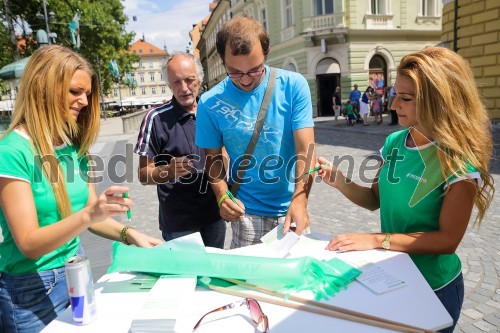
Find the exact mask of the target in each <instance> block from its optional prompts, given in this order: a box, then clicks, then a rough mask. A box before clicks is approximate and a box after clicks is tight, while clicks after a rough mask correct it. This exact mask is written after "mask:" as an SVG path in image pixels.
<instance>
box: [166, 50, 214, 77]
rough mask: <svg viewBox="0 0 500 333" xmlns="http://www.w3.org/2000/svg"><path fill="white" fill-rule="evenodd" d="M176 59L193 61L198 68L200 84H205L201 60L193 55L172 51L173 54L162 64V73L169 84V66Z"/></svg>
mask: <svg viewBox="0 0 500 333" xmlns="http://www.w3.org/2000/svg"><path fill="white" fill-rule="evenodd" d="M175 57H185V58H188V59H191V60H193V61H194V66H195V68H196V74H198V80H199V81H200V84H201V83H203V77H204V76H205V74H204V73H203V66H202V65H201V62H200V60H199V59H198V58H196V57H195V56H194V55H192V54H191V53H187V52H182V51H172V53H170V54H169V55H168V57H167V59H165V60H164V61H163V63H162V64H161V71H162V72H163V75H164V76H165V81H167V83H168V71H167V66H168V63H169V62H170V60H172V59H173V58H175Z"/></svg>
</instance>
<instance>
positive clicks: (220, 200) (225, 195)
mask: <svg viewBox="0 0 500 333" xmlns="http://www.w3.org/2000/svg"><path fill="white" fill-rule="evenodd" d="M226 198H229V195H227V193H224V194H223V195H222V197H220V199H219V201H218V202H217V205H219V208H220V205H222V201H224V200H225V199H226Z"/></svg>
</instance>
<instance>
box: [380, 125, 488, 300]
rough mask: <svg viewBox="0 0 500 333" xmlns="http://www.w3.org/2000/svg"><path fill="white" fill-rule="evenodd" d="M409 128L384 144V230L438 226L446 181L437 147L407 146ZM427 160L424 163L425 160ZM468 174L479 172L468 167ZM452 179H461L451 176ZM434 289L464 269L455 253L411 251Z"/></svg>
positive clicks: (408, 230) (401, 231)
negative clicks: (419, 252) (418, 252)
mask: <svg viewBox="0 0 500 333" xmlns="http://www.w3.org/2000/svg"><path fill="white" fill-rule="evenodd" d="M407 135H409V131H408V129H406V130H402V131H399V132H395V133H393V134H391V135H390V136H389V137H388V138H387V139H386V141H385V144H384V147H383V148H382V158H383V159H384V162H385V164H384V166H383V167H382V169H381V170H380V175H379V183H378V186H379V194H380V218H381V224H382V232H384V233H403V234H406V233H412V232H427V231H437V230H439V216H440V213H441V206H442V204H443V199H444V196H443V194H444V190H445V186H446V183H445V181H444V178H443V176H442V174H441V169H440V165H439V160H438V157H437V151H436V150H437V149H438V148H437V147H436V145H435V144H433V143H431V144H429V145H428V146H426V147H419V148H409V147H407V146H406V137H407ZM424 161H425V163H424ZM468 172H469V175H470V176H471V177H473V178H478V177H479V173H478V172H477V170H476V169H475V168H473V167H469V170H468ZM449 179H450V181H451V182H453V180H454V181H458V180H459V179H456V177H454V176H451V177H450V178H449ZM410 257H411V258H412V260H413V262H414V263H415V265H416V266H417V267H418V269H419V270H420V272H421V273H422V275H423V276H424V277H425V279H426V280H427V282H428V283H429V285H430V286H431V288H432V289H434V290H435V289H439V288H441V287H442V286H444V285H446V284H447V283H448V282H450V281H452V280H453V279H454V278H455V277H456V276H457V275H458V274H459V273H460V271H461V269H462V265H461V263H460V259H459V258H458V256H457V255H456V254H455V253H453V254H410Z"/></svg>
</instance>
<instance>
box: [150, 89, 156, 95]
mask: <svg viewBox="0 0 500 333" xmlns="http://www.w3.org/2000/svg"><path fill="white" fill-rule="evenodd" d="M151 94H152V95H156V87H151Z"/></svg>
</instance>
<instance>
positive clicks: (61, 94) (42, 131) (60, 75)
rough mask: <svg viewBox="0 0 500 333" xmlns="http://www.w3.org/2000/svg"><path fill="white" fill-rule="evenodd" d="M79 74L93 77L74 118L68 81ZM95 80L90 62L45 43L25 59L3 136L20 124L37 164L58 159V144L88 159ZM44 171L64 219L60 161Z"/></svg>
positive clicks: (96, 115) (95, 115)
mask: <svg viewBox="0 0 500 333" xmlns="http://www.w3.org/2000/svg"><path fill="white" fill-rule="evenodd" d="M77 70H83V71H85V72H86V73H87V74H88V75H89V76H90V78H91V83H92V88H91V94H90V96H89V98H88V105H87V106H86V107H85V108H83V109H82V110H81V111H80V114H79V115H78V118H77V120H76V121H75V120H73V118H72V117H71V114H70V111H69V100H68V94H69V90H70V82H71V79H72V77H73V75H74V74H75V72H76V71H77ZM99 125H100V107H99V80H98V78H97V75H96V73H95V71H94V70H93V69H92V66H91V64H90V63H89V62H88V61H87V60H86V59H85V58H84V57H83V56H81V55H80V54H78V53H76V52H75V51H73V50H71V49H69V48H66V47H63V46H59V45H48V46H44V47H42V48H40V49H39V50H38V51H36V52H35V53H34V54H33V55H32V56H31V59H30V60H29V61H28V63H27V65H26V67H25V69H24V74H23V75H22V77H21V79H20V82H19V93H18V96H17V99H16V104H15V107H14V115H13V119H12V122H11V124H10V126H9V128H8V129H7V131H6V133H5V134H7V133H9V132H10V131H12V130H14V129H16V128H18V127H20V126H23V127H24V129H25V130H26V132H27V134H28V136H29V137H30V138H31V144H32V148H33V153H34V155H35V156H36V155H39V157H40V158H41V161H45V160H49V161H50V160H51V159H48V158H47V157H51V156H56V155H55V151H54V144H55V143H56V142H60V141H61V140H62V141H63V142H65V143H67V144H73V145H77V146H79V150H78V155H79V156H83V155H88V151H89V148H90V146H91V145H92V144H94V143H95V141H96V139H97V135H98V133H99ZM41 166H42V170H43V173H44V175H45V176H46V177H47V179H48V180H49V181H50V183H51V186H52V189H53V190H54V195H55V198H56V202H57V208H58V211H59V214H60V215H61V217H62V218H64V217H67V216H69V215H70V214H71V213H72V210H71V203H70V201H69V197H68V194H67V191H66V186H65V181H64V176H63V175H64V173H63V172H62V169H61V166H60V165H59V163H43V164H42V165H41Z"/></svg>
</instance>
